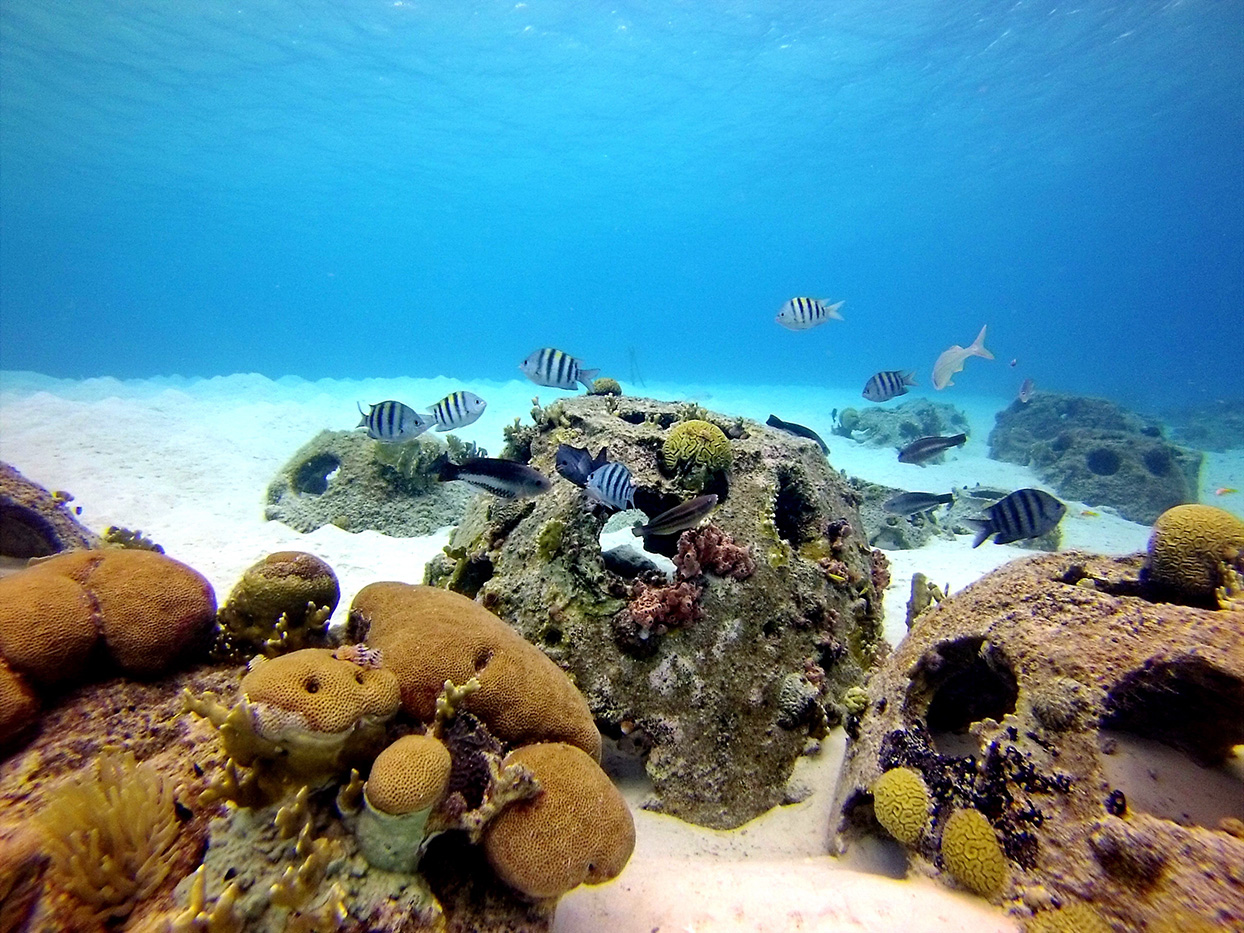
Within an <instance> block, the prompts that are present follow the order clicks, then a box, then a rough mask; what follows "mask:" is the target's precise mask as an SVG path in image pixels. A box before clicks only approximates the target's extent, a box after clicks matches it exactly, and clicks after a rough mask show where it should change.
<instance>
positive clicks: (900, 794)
mask: <svg viewBox="0 0 1244 933" xmlns="http://www.w3.org/2000/svg"><path fill="white" fill-rule="evenodd" d="M872 792H873V813H875V814H876V817H877V822H878V823H880V824H881V825H882V826H884V827H885V829H886V832H888V833H889V834H890V835H891V836H893V837H894V838H895V839H897V840H898V841H899V842H901V843H903V844H904V845H909V846H914V845H915V844H916V843H917V842H919V841H920V837H921V836H922V835H923V834H924V827H925V823H926V822H928V819H929V789H928V788H927V787H925V786H924V780H923V779H922V778H921V777H920V775H919V774H917V773H916V772H915V771H913V770H912V769H911V768H892V769H890V770H889V771H887V772H885V773H884V774H883V775H881V777H879V778H877V780H875V781H874V782H873V786H872Z"/></svg>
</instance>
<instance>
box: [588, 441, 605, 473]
mask: <svg viewBox="0 0 1244 933" xmlns="http://www.w3.org/2000/svg"><path fill="white" fill-rule="evenodd" d="M584 453H587V449H586V448H584ZM587 456H588V459H589V460H591V461H592V462H591V463H590V464H589V472H593V473H594V472H595V471H597V470H599V469H600V468H601V467H603V466H604V465H605V464H606V463H608V462H609V448H608V447H602V448H601V449H600V453H598V454H597V455H596V456H595V457H593V456H592V455H591V454H590V453H589V454H588V455H587Z"/></svg>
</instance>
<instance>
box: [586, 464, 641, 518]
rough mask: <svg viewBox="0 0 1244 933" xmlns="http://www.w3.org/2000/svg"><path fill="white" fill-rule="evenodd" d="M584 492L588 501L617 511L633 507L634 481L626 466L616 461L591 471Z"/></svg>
mask: <svg viewBox="0 0 1244 933" xmlns="http://www.w3.org/2000/svg"><path fill="white" fill-rule="evenodd" d="M584 491H585V492H586V493H587V495H588V498H589V499H592V500H593V501H595V502H599V503H601V504H602V505H607V506H609V507H611V508H615V509H618V510H619V511H621V510H623V509H630V508H634V506H635V481H634V480H633V479H632V478H631V471H630V470H628V469H627V468H626V464H623V463H619V462H618V461H616V460H611V461H610V462H609V463H606V464H605V465H604V466H603V467H601V468H600V469H598V470H593V471H592V475H591V476H589V477H588V478H587V485H586V486H585V487H584Z"/></svg>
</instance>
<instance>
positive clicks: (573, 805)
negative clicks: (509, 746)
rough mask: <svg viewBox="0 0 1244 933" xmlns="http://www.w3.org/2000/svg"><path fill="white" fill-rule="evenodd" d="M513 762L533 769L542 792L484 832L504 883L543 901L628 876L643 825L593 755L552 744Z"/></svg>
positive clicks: (532, 748) (526, 750)
mask: <svg viewBox="0 0 1244 933" xmlns="http://www.w3.org/2000/svg"><path fill="white" fill-rule="evenodd" d="M505 764H506V765H507V766H508V765H512V764H521V765H524V766H526V767H527V768H529V769H530V770H531V772H532V773H533V774H534V775H535V777H536V780H537V781H538V782H539V784H540V787H541V788H542V792H541V793H540V794H538V795H537V796H536V797H534V798H532V799H529V800H522V801H519V802H517V803H513V804H510V805H509V806H508V807H506V808H505V809H504V810H502V811H501V813H500V814H499V815H498V816H497V817H495V818H494V819H493V820H492V821H491V822H489V823H488V825H487V827H486V828H485V830H484V838H483V846H484V852H485V854H486V855H487V856H488V861H489V863H490V864H491V865H492V867H493V870H494V871H496V873H497V876H498V877H499V878H500V879H501V880H502V881H504V882H505V883H506V884H508V885H509V886H510V887H512V888H514V889H515V890H516V891H519V892H521V893H523V894H525V895H527V896H528V897H530V898H535V899H541V898H550V897H560V896H561V895H563V894H565V893H566V892H567V891H569V890H570V889H572V888H575V887H578V886H579V885H580V884H601V883H602V882H605V881H608V880H610V879H611V878H615V877H617V876H618V874H619V873H621V871H622V869H623V868H625V867H626V863H627V861H628V860H629V859H630V857H631V852H632V851H633V850H634V848H635V823H634V820H633V819H632V818H631V811H630V809H629V808H628V807H627V805H626V801H625V800H623V799H622V795H621V794H620V793H619V792H618V789H617V788H616V787H614V786H613V784H612V783H611V782H610V781H609V778H608V776H607V775H606V774H605V773H604V772H603V771H601V770H600V766H599V765H597V764H596V762H595V761H594V760H592V758H591V757H589V756H588V755H587V754H585V753H584V752H583V751H581V750H580V749H578V748H576V747H574V746H573V745H566V744H565V743H562V742H551V743H545V744H538V745H528V746H525V747H523V748H520V749H517V750H515V751H513V752H511V753H510V754H509V755H508V756H506V759H505Z"/></svg>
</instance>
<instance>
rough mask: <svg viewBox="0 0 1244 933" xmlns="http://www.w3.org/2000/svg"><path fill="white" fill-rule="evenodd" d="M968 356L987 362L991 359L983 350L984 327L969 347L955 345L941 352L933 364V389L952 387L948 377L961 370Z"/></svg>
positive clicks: (988, 353) (990, 354)
mask: <svg viewBox="0 0 1244 933" xmlns="http://www.w3.org/2000/svg"><path fill="white" fill-rule="evenodd" d="M969 356H980V357H984V358H985V359H987V360H992V359H993V354H992V353H990V352H989V351H988V350H986V349H985V328H984V327H982V328H981V332H980V333H979V334H977V335H976V339H975V340H973V341H972V343H971V345H970V346H966V347H961V346H959V344H957V343H956V344H955V345H954V346H952V347H951V348H950V349H948V350H943V351H942V355H941V356H939V357H938V358H937V362H936V363H934V364H933V388H935V389H944V388H946V387H947V386H952V385H954V383H953V382H951V381H950V377H951V376H953V375H954V374H955V373H957V372H959V371H961V370H962V369H963V364H964V362H965V361H966V360H967V358H968V357H969Z"/></svg>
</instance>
